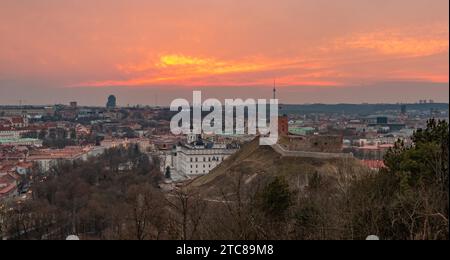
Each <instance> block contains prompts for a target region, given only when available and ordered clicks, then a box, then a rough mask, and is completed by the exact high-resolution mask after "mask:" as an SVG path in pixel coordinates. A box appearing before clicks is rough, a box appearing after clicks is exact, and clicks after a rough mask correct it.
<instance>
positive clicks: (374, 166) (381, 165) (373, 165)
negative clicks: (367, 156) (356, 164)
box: [361, 160, 386, 169]
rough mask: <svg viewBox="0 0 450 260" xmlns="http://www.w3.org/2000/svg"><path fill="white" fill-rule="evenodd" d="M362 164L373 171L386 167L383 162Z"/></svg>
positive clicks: (364, 162) (365, 161) (370, 161)
mask: <svg viewBox="0 0 450 260" xmlns="http://www.w3.org/2000/svg"><path fill="white" fill-rule="evenodd" d="M361 162H362V164H363V165H364V166H367V167H369V168H371V169H382V168H385V167H386V165H385V164H384V162H383V161H381V160H362V161H361Z"/></svg>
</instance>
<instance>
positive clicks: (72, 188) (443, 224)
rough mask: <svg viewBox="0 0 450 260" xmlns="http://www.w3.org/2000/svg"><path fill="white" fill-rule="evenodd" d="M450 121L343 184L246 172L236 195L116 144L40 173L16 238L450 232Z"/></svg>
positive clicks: (8, 213) (12, 215) (9, 228)
mask: <svg viewBox="0 0 450 260" xmlns="http://www.w3.org/2000/svg"><path fill="white" fill-rule="evenodd" d="M448 131H449V126H448V124H447V123H446V122H437V121H434V120H431V121H429V123H428V127H427V128H426V129H424V130H421V131H418V132H416V133H415V134H414V138H413V141H414V145H413V146H411V147H406V146H405V145H404V144H403V143H402V142H398V143H397V144H396V145H395V147H394V148H393V149H391V150H390V151H389V152H388V154H387V155H386V157H385V164H386V168H384V169H382V170H381V171H379V172H364V173H361V174H360V176H359V177H358V178H354V179H350V180H348V181H347V182H345V183H342V184H341V185H335V184H332V183H331V182H330V181H329V180H328V179H327V178H324V177H323V176H320V175H314V174H313V175H311V176H309V182H308V183H309V185H308V187H307V188H306V189H304V190H301V191H300V190H295V189H292V187H291V186H290V185H289V182H288V181H287V180H286V179H283V178H281V177H274V178H272V179H271V181H269V182H268V183H265V184H264V185H262V186H261V187H260V188H259V189H257V190H255V192H254V194H253V195H252V196H250V197H244V196H242V194H241V186H240V183H241V181H242V180H240V179H237V180H236V185H235V187H234V188H235V193H234V194H233V200H230V199H229V196H228V195H227V194H223V199H221V200H211V199H207V198H204V197H202V196H200V195H199V194H198V193H196V192H195V191H193V190H191V189H188V188H179V189H176V190H174V191H172V192H170V193H168V192H164V191H163V190H162V189H161V188H160V187H159V185H160V183H161V181H162V180H163V178H164V176H163V173H161V172H160V169H159V165H158V161H157V159H156V158H149V157H148V156H147V155H145V154H142V153H140V152H139V151H138V149H137V147H131V148H129V149H124V148H121V149H113V150H109V151H108V152H107V153H106V154H104V155H103V156H102V157H101V158H98V159H95V160H94V159H92V160H90V161H88V162H80V163H75V164H74V165H69V164H63V165H60V166H58V167H55V168H54V169H52V171H51V173H49V174H37V175H36V176H35V177H34V183H35V184H34V186H33V191H34V192H33V199H32V200H30V201H27V202H24V203H22V204H19V205H16V206H14V208H13V210H7V209H8V207H4V208H3V209H2V211H0V214H2V216H1V217H2V218H3V219H5V221H3V222H1V223H0V224H1V225H0V233H4V234H6V237H8V238H9V239H64V238H65V237H66V236H67V235H69V234H76V235H79V236H80V237H81V238H82V239H132V240H147V239H243V240H245V239H278V240H279V239H281V240H283V239H313V240H315V239H317V240H318V239H365V238H366V237H367V236H368V235H377V236H379V237H380V238H381V239H385V240H402V239H408V240H422V239H423V240H433V239H448V238H449V233H448V210H449V209H448V207H449V206H448V205H449V185H448V181H449V179H448V141H449V135H448V134H449V133H448Z"/></svg>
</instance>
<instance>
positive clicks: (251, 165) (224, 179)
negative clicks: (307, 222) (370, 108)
mask: <svg viewBox="0 0 450 260" xmlns="http://www.w3.org/2000/svg"><path fill="white" fill-rule="evenodd" d="M364 171H365V168H363V166H361V165H360V164H359V163H358V162H357V161H356V160H354V159H347V160H342V159H332V160H331V159H330V160H319V159H310V158H285V157H281V156H280V155H279V154H278V153H276V152H275V151H274V150H273V149H272V148H271V147H267V146H260V145H259V140H258V139H255V140H253V141H252V142H250V143H248V144H246V145H244V146H243V147H242V149H241V150H240V151H239V152H237V153H236V154H234V155H233V156H231V157H230V158H229V159H228V160H226V161H225V162H223V163H222V164H221V165H220V166H219V167H217V168H216V169H214V170H213V171H212V172H211V173H210V174H208V175H205V176H201V177H198V178H197V179H195V180H194V181H192V182H190V183H189V185H188V187H187V188H189V189H193V190H197V191H198V192H199V193H200V194H202V195H203V196H205V197H208V198H211V199H223V197H224V196H223V194H226V195H227V196H228V195H231V194H235V193H236V191H237V190H238V188H237V187H238V186H239V184H238V183H239V180H240V183H241V184H240V186H241V192H242V193H245V195H251V194H253V193H254V192H256V191H257V190H259V189H260V188H261V187H262V186H264V185H265V184H266V183H267V182H268V181H270V180H271V179H273V177H274V176H284V177H285V178H286V179H287V180H288V182H289V184H290V186H291V188H292V189H293V190H298V191H301V190H302V189H304V188H306V187H307V186H308V182H309V181H308V180H309V179H310V177H311V176H312V175H313V174H315V173H318V174H319V175H320V176H321V177H324V178H322V180H323V181H324V182H325V183H328V184H337V183H338V182H339V183H345V182H346V180H348V178H351V177H353V176H356V175H357V174H358V173H361V172H364ZM332 186H335V185H332Z"/></svg>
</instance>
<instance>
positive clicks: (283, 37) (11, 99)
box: [0, 0, 449, 105]
mask: <svg viewBox="0 0 450 260" xmlns="http://www.w3.org/2000/svg"><path fill="white" fill-rule="evenodd" d="M274 79H276V82H277V85H278V88H279V91H278V93H279V98H280V99H281V102H283V103H317V102H320V103H362V102H373V103H377V102H415V101H417V100H419V99H434V100H435V101H444V102H448V93H449V1H448V0H338V1H336V0H276V1H275V0H164V1H162V0H158V1H157V0H64V1H61V0H0V104H17V103H18V102H19V100H23V101H22V102H23V103H25V104H53V103H67V102H69V101H71V100H76V101H78V102H79V103H80V104H82V105H104V104H105V103H106V97H107V95H108V94H115V95H116V96H117V98H118V103H119V104H120V105H127V104H149V105H151V104H154V103H155V102H157V103H158V104H160V105H167V104H168V103H169V102H170V101H171V100H173V99H175V98H179V97H188V96H189V95H191V94H192V90H196V89H198V90H203V91H204V94H205V96H207V97H217V98H225V97H236V98H237V97H253V98H262V97H266V98H269V97H270V96H271V88H272V84H273V80H274Z"/></svg>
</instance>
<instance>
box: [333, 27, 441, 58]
mask: <svg viewBox="0 0 450 260" xmlns="http://www.w3.org/2000/svg"><path fill="white" fill-rule="evenodd" d="M341 49H362V50H364V49H366V50H374V51H376V52H377V53H379V54H382V55H398V56H408V57H422V56H429V55H434V54H438V53H443V52H448V50H449V40H448V25H432V26H424V27H422V28H412V29H411V28H410V29H385V30H380V31H375V32H367V33H357V34H353V35H351V36H349V37H344V38H340V39H338V40H336V42H335V44H334V46H332V47H331V50H332V51H335V50H341Z"/></svg>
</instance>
